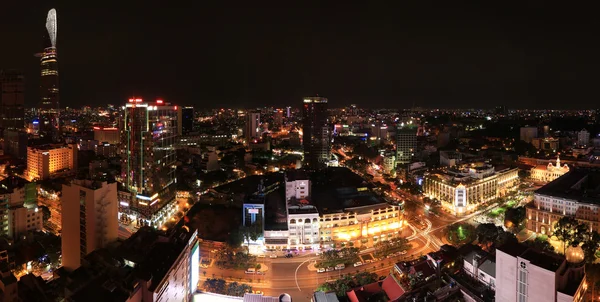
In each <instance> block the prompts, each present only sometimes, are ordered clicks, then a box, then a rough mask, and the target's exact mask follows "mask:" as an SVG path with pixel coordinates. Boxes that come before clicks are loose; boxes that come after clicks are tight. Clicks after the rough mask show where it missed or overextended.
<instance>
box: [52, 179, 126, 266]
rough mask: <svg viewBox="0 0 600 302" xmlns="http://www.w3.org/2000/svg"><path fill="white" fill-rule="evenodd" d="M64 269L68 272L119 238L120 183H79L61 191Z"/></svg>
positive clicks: (77, 181) (67, 186) (88, 181)
mask: <svg viewBox="0 0 600 302" xmlns="http://www.w3.org/2000/svg"><path fill="white" fill-rule="evenodd" d="M61 200H62V234H61V237H62V265H63V267H65V268H66V269H67V270H69V271H73V270H75V269H77V268H78V267H79V266H80V265H81V259H83V257H85V256H86V255H87V254H89V253H91V252H92V251H94V250H96V249H99V248H103V247H106V245H107V244H109V243H111V242H114V241H116V240H117V238H118V232H119V223H118V215H119V214H118V202H117V183H116V182H113V183H107V182H99V181H93V180H87V179H86V180H84V179H77V180H74V181H73V182H72V183H71V184H69V185H63V189H62V198H61Z"/></svg>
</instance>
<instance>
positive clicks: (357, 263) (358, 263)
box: [354, 261, 363, 267]
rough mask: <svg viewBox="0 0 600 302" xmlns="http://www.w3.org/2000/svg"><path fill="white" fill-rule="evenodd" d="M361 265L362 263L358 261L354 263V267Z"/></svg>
mask: <svg viewBox="0 0 600 302" xmlns="http://www.w3.org/2000/svg"><path fill="white" fill-rule="evenodd" d="M361 265H363V263H362V262H360V261H358V262H356V263H354V267H357V266H361Z"/></svg>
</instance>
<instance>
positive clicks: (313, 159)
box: [302, 96, 331, 170]
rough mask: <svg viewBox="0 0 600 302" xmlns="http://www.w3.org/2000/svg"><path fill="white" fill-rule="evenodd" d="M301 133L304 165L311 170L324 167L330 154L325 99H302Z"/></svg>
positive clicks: (329, 136) (329, 135)
mask: <svg viewBox="0 0 600 302" xmlns="http://www.w3.org/2000/svg"><path fill="white" fill-rule="evenodd" d="M302 132H303V134H302V145H303V147H304V165H305V166H306V167H307V168H308V169H311V170H315V169H319V168H324V167H326V166H327V163H328V162H329V159H330V154H331V146H330V144H331V134H330V130H329V113H328V112H327V98H324V97H319V96H316V97H305V98H304V105H303V107H302Z"/></svg>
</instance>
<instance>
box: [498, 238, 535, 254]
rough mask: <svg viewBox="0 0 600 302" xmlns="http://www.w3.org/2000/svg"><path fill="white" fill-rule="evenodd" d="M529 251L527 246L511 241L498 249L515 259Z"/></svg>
mask: <svg viewBox="0 0 600 302" xmlns="http://www.w3.org/2000/svg"><path fill="white" fill-rule="evenodd" d="M527 249H529V248H528V247H527V246H525V245H523V244H520V243H518V242H513V241H509V242H508V243H506V244H504V245H501V246H499V247H498V248H497V250H500V251H502V252H504V253H506V254H509V255H511V256H513V257H517V256H521V255H522V254H523V253H524V252H525V251H526V250H527Z"/></svg>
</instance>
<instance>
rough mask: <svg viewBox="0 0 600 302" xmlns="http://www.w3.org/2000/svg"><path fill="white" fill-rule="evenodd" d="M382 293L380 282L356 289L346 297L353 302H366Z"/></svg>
mask: <svg viewBox="0 0 600 302" xmlns="http://www.w3.org/2000/svg"><path fill="white" fill-rule="evenodd" d="M380 291H381V286H379V282H373V283H370V284H367V285H363V286H359V287H355V288H353V289H351V290H350V291H348V292H347V293H346V295H347V296H348V300H350V301H351V302H366V301H367V298H369V297H370V296H372V295H375V294H377V293H379V292H380Z"/></svg>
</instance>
